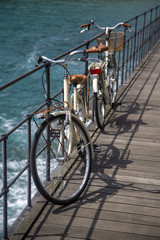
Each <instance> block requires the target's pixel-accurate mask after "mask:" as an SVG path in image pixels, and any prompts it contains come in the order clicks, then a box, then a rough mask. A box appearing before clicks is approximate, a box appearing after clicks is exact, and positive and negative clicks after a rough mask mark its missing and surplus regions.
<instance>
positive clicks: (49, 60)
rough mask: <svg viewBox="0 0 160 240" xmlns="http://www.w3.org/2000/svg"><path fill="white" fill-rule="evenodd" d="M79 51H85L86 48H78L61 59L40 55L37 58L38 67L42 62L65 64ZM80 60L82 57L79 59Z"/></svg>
mask: <svg viewBox="0 0 160 240" xmlns="http://www.w3.org/2000/svg"><path fill="white" fill-rule="evenodd" d="M78 53H85V50H76V51H73V52H71V53H70V54H69V56H68V57H67V58H66V59H60V60H53V59H51V58H48V57H45V56H39V57H38V59H37V64H36V67H38V65H39V64H40V63H41V62H43V61H44V62H45V61H47V62H49V63H53V64H61V65H63V64H65V63H67V62H68V61H69V59H70V58H71V57H72V56H73V55H75V54H78ZM79 60H80V59H79ZM82 61H83V60H82Z"/></svg>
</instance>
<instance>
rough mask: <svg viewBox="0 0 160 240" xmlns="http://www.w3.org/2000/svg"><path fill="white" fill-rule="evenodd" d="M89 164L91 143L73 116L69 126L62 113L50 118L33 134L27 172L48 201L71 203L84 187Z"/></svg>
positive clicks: (63, 203) (88, 174)
mask: <svg viewBox="0 0 160 240" xmlns="http://www.w3.org/2000/svg"><path fill="white" fill-rule="evenodd" d="M71 127H72V130H71ZM71 131H72V134H71ZM71 138H72V139H71ZM69 145H71V146H69ZM69 148H70V149H71V151H70V153H69V152H68V151H69V150H68V149H69ZM91 162H92V148H91V141H90V139H89V137H88V135H87V134H86V131H85V128H84V127H83V125H82V124H80V121H79V120H77V118H76V117H75V116H72V126H70V124H69V123H68V122H67V121H66V114H65V113H64V114H59V115H57V116H51V117H50V118H49V119H47V120H46V121H44V122H43V123H42V125H41V126H40V128H39V129H38V130H37V132H36V134H35V137H34V140H33V144H32V150H31V170H32V175H33V179H34V182H35V185H36V187H37V188H38V190H39V192H40V193H41V194H42V196H43V197H44V198H46V199H47V200H48V201H50V202H52V203H55V204H62V205H65V204H69V203H72V202H73V201H75V200H76V199H77V198H78V197H79V196H80V195H81V194H82V192H83V191H84V189H85V187H86V185H87V182H88V180H89V176H90V172H91Z"/></svg>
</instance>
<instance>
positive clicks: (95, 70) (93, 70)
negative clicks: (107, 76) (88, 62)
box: [90, 68, 101, 74]
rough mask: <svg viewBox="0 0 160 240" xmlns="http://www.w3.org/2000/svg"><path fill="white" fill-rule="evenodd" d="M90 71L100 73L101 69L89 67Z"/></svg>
mask: <svg viewBox="0 0 160 240" xmlns="http://www.w3.org/2000/svg"><path fill="white" fill-rule="evenodd" d="M90 73H91V74H100V73H101V69H100V68H91V69H90Z"/></svg>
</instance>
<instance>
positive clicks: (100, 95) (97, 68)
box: [80, 20, 131, 129]
mask: <svg viewBox="0 0 160 240" xmlns="http://www.w3.org/2000/svg"><path fill="white" fill-rule="evenodd" d="M93 25H94V26H96V27H97V28H98V29H100V30H105V34H104V36H103V37H102V38H97V39H96V40H97V44H98V45H97V46H93V47H91V48H89V49H86V52H87V53H98V54H99V59H100V60H101V61H99V62H97V63H96V62H92V63H91V64H90V66H89V69H90V73H91V74H92V75H93V95H94V108H95V117H96V121H97V125H98V127H99V128H100V129H103V128H104V123H105V115H106V105H107V103H109V104H110V105H111V106H112V107H114V106H115V105H117V102H116V97H117V92H118V74H117V64H116V58H115V52H117V51H121V50H123V47H124V37H125V33H124V32H112V31H113V30H114V29H116V28H118V27H120V26H123V27H125V28H128V27H130V26H131V25H129V24H127V23H123V22H121V23H118V24H116V25H115V26H114V27H101V26H100V25H98V24H96V23H94V21H93V20H91V21H90V22H89V23H87V24H84V25H81V26H80V27H81V28H83V27H85V29H84V30H82V31H81V32H84V31H86V30H90V28H91V26H93ZM103 53H104V56H103Z"/></svg>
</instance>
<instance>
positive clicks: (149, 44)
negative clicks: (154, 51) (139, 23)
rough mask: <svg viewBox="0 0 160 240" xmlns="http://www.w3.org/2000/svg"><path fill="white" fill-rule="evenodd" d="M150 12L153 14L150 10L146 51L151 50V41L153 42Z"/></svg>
mask: <svg viewBox="0 0 160 240" xmlns="http://www.w3.org/2000/svg"><path fill="white" fill-rule="evenodd" d="M152 12H153V9H151V10H150V22H149V41H148V51H149V50H150V49H151V47H152V41H153V35H152Z"/></svg>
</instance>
